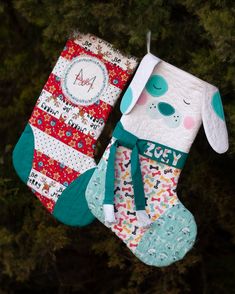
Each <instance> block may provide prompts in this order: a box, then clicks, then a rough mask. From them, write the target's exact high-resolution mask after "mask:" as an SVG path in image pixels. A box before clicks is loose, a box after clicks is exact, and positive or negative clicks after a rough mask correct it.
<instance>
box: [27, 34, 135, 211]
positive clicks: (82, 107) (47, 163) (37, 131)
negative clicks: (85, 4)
mask: <svg viewBox="0 0 235 294" xmlns="http://www.w3.org/2000/svg"><path fill="white" fill-rule="evenodd" d="M136 65H137V61H136V59H135V58H133V57H126V56H124V55H122V54H121V53H120V52H119V51H118V50H116V49H114V48H113V47H112V45H110V44H109V43H107V42H105V41H103V40H101V39H99V38H97V37H95V36H93V35H90V34H86V35H83V34H78V35H77V36H76V38H74V39H69V40H68V41H67V43H66V46H65V47H64V49H63V51H62V53H61V55H60V57H59V59H58V61H57V63H56V65H55V67H54V68H53V70H52V72H51V74H50V76H49V78H48V80H47V82H46V84H45V86H44V88H43V90H42V92H41V94H40V96H39V98H38V100H37V103H36V105H35V107H34V110H33V112H32V115H31V117H30V119H29V125H30V127H31V129H32V132H33V136H34V155H33V162H32V169H31V171H30V173H29V177H28V181H27V185H28V186H29V187H30V188H31V189H32V191H33V192H34V194H35V195H36V196H37V197H38V198H39V199H40V201H41V202H42V204H43V205H44V206H45V207H46V208H47V209H48V210H49V211H50V212H53V208H54V206H55V203H56V201H57V199H58V197H59V196H60V195H61V193H62V192H63V191H64V190H65V189H66V188H67V187H68V186H69V185H70V184H71V183H72V182H73V181H74V180H75V179H77V178H78V177H79V175H81V174H83V173H84V172H85V171H87V170H89V169H91V168H93V167H95V166H96V164H95V161H94V150H95V146H96V141H97V138H98V137H99V135H100V133H101V131H102V129H103V127H104V125H105V123H106V121H107V119H108V117H109V114H110V113H111V111H112V108H113V105H114V104H115V102H116V101H117V99H118V97H119V96H120V94H121V92H122V89H123V88H124V87H125V85H126V83H127V81H128V80H129V79H130V77H131V75H132V73H133V70H134V69H135V67H136Z"/></svg>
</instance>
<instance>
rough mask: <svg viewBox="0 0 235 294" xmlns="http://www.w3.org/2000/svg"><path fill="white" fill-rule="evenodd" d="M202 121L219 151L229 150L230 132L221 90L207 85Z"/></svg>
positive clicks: (216, 149)
mask: <svg viewBox="0 0 235 294" xmlns="http://www.w3.org/2000/svg"><path fill="white" fill-rule="evenodd" d="M202 122H203V126H204V130H205V133H206V137H207V139H208V142H209V143H210V145H211V147H212V148H213V149H214V150H215V151H216V152H217V153H224V152H226V151H227V150H228V132H227V127H226V123H225V117H224V110H223V105H222V101H221V97H220V93H219V90H218V89H217V88H216V87H214V86H211V85H210V86H209V85H207V90H206V95H205V97H204V100H203V105H202Z"/></svg>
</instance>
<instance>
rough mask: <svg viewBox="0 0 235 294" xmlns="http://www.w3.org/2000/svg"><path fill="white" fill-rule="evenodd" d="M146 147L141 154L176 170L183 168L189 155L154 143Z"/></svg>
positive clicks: (149, 143)
mask: <svg viewBox="0 0 235 294" xmlns="http://www.w3.org/2000/svg"><path fill="white" fill-rule="evenodd" d="M144 145H145V146H143V152H141V153H142V154H143V155H144V156H147V157H149V158H151V159H153V160H156V161H160V162H162V163H164V164H167V165H170V166H173V167H176V168H182V167H183V165H184V163H185V160H186V157H187V153H184V152H181V151H179V150H175V149H172V148H169V147H167V146H163V145H160V144H157V143H154V142H147V143H146V144H144Z"/></svg>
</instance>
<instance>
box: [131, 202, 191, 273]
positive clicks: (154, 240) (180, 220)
mask: <svg viewBox="0 0 235 294" xmlns="http://www.w3.org/2000/svg"><path fill="white" fill-rule="evenodd" d="M196 234H197V227H196V223H195V220H194V217H193V215H192V214H191V213H190V212H189V211H188V210H187V209H186V208H185V207H184V206H183V204H182V203H180V202H179V203H177V204H176V205H174V206H172V207H171V208H170V209H168V210H167V211H166V213H164V215H162V216H161V217H160V218H158V220H157V221H155V222H154V223H153V224H152V225H151V227H150V229H149V230H148V231H147V232H146V233H145V234H144V235H143V237H142V239H141V241H140V243H139V245H138V247H137V248H136V251H135V255H136V256H137V257H138V258H139V259H140V260H141V261H143V262H144V263H146V264H149V265H153V266H158V267H162V266H167V265H170V264H171V263H173V262H175V261H177V260H180V259H182V258H183V257H184V256H185V254H186V253H187V252H188V251H189V250H190V249H191V248H192V246H193V244H194V242H195V238H196Z"/></svg>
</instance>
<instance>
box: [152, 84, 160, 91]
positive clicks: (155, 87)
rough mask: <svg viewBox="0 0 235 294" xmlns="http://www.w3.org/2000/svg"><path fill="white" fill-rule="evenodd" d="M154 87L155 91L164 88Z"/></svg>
mask: <svg viewBox="0 0 235 294" xmlns="http://www.w3.org/2000/svg"><path fill="white" fill-rule="evenodd" d="M153 87H154V89H156V90H161V89H162V88H158V87H157V86H155V85H154V84H153Z"/></svg>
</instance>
